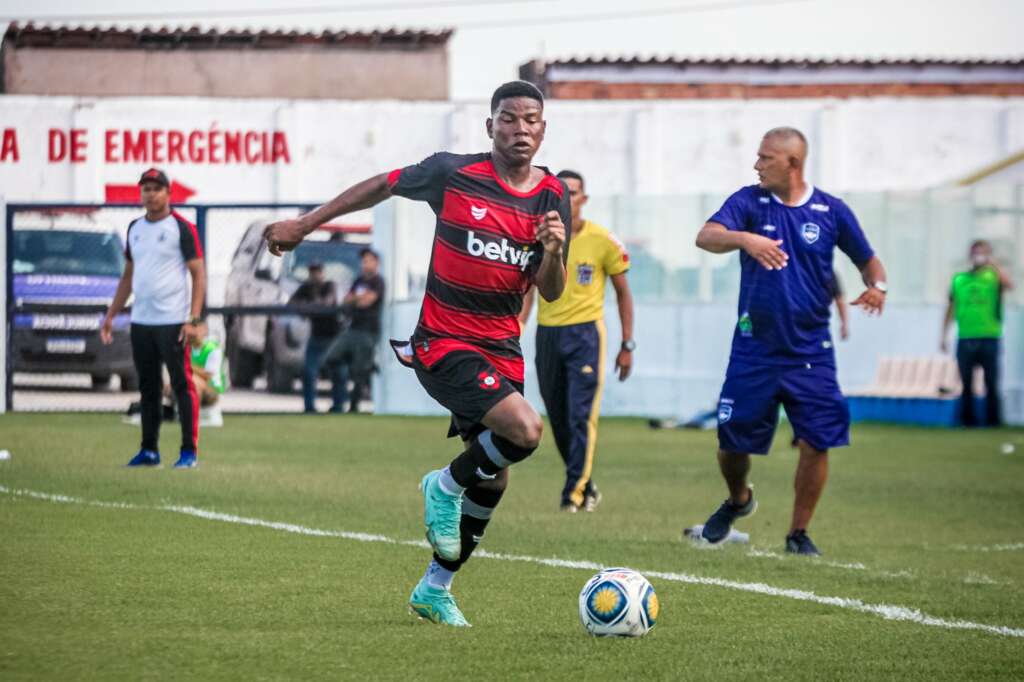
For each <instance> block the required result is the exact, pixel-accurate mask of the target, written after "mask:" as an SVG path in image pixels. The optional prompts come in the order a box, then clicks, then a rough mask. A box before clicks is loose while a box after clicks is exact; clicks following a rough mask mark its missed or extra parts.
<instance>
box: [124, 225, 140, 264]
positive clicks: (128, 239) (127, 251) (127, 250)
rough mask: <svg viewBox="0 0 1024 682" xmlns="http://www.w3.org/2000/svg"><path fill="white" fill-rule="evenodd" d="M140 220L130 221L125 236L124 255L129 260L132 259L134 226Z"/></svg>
mask: <svg viewBox="0 0 1024 682" xmlns="http://www.w3.org/2000/svg"><path fill="white" fill-rule="evenodd" d="M137 222H139V221H138V220H133V221H131V222H130V223H128V232H127V233H126V234H125V236H124V257H125V258H126V259H127V260H132V228H133V227H135V223H137Z"/></svg>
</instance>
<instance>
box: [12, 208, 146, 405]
mask: <svg viewBox="0 0 1024 682" xmlns="http://www.w3.org/2000/svg"><path fill="white" fill-rule="evenodd" d="M13 237H14V240H13V241H14V248H13V249H12V253H13V256H14V258H13V270H14V273H13V274H14V290H13V294H14V302H15V314H14V325H13V327H14V328H13V330H12V334H11V347H12V348H11V349H12V351H13V360H14V371H15V372H36V373H60V374H63V373H87V374H89V375H90V376H91V377H92V383H93V386H95V387H105V386H107V385H108V384H109V382H110V378H111V376H113V375H114V374H117V375H118V376H120V378H121V390H123V391H135V390H138V379H137V378H136V376H135V367H134V365H133V364H132V350H131V340H130V336H129V334H130V332H129V330H130V322H129V316H128V314H127V313H122V314H120V315H118V316H117V317H116V318H115V319H114V342H113V343H112V344H111V345H109V346H104V345H103V344H102V343H101V342H100V335H99V328H100V323H101V322H102V321H103V315H104V313H103V312H100V310H101V309H102V308H105V307H106V306H109V305H110V302H111V300H112V299H113V298H114V292H115V291H116V290H117V283H118V280H119V279H120V278H121V271H122V270H123V269H124V254H123V253H122V251H123V246H122V244H121V239H120V238H119V237H118V236H117V234H116V233H115V232H113V231H108V230H67V229H49V228H38V229H17V230H15V231H14V233H13ZM76 308H80V309H81V311H82V312H76V310H75V309H76Z"/></svg>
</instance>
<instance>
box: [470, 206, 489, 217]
mask: <svg viewBox="0 0 1024 682" xmlns="http://www.w3.org/2000/svg"><path fill="white" fill-rule="evenodd" d="M469 212H470V213H472V214H473V218H474V219H475V220H483V219H484V217H485V216H486V215H487V207H486V206H479V207H478V206H474V205H473V204H470V205H469Z"/></svg>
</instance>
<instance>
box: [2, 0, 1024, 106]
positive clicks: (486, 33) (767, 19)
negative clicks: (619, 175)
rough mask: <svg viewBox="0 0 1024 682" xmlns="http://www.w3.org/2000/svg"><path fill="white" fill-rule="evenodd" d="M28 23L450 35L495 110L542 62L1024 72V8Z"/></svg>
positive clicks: (74, 8) (520, 8) (402, 12)
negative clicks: (798, 61)
mask: <svg viewBox="0 0 1024 682" xmlns="http://www.w3.org/2000/svg"><path fill="white" fill-rule="evenodd" d="M214 5H216V8H217V9H216V10H213V9H211V7H213V6H214ZM214 12H221V13H224V14H221V15H214V14H213V13H214ZM29 18H32V19H35V20H36V21H37V22H46V23H62V24H76V25H81V24H96V23H99V24H102V25H109V24H112V23H113V24H118V25H126V26H127V25H150V26H180V25H185V26H192V25H197V24H198V25H200V26H203V27H216V28H222V29H224V28H248V29H257V30H259V29H271V30H276V29H287V30H291V29H298V30H312V31H322V30H326V29H330V30H341V29H362V30H369V29H387V28H399V29H439V28H453V29H455V34H454V36H453V38H452V40H451V42H450V44H449V57H450V74H451V90H450V92H451V97H452V99H455V100H467V99H475V100H482V99H487V98H489V97H490V94H491V92H492V91H493V89H494V88H495V87H496V85H498V84H500V83H501V82H504V81H506V80H511V79H513V78H516V77H517V76H518V69H519V66H520V65H521V64H523V63H524V62H527V61H529V60H531V59H537V58H541V59H548V60H552V59H564V58H570V57H574V56H575V57H602V56H612V57H621V56H626V57H633V56H642V57H649V56H658V57H669V56H673V57H748V58H750V57H753V58H771V57H816V58H840V57H841V58H883V57H884V58H895V57H916V58H1006V57H1017V58H1024V38H1022V37H1021V36H1022V33H1021V27H1022V26H1024V0H674V1H673V0H628V1H627V2H623V1H622V0H476V1H475V2H473V1H471V0H416V1H413V0H333V1H332V0H297V1H295V2H285V1H284V0H218V1H217V2H216V3H211V2H209V0H176V2H175V3H173V5H171V4H164V5H160V4H151V5H147V4H141V3H139V2H138V1H137V0H27V1H24V0H0V22H2V23H4V25H5V26H6V22H8V21H10V20H12V19H13V20H20V21H24V20H25V19H29Z"/></svg>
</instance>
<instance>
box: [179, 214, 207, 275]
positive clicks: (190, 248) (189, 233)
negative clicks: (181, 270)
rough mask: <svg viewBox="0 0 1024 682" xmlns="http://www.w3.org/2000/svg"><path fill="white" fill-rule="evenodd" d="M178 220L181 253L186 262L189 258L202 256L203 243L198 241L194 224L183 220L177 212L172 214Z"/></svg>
mask: <svg viewBox="0 0 1024 682" xmlns="http://www.w3.org/2000/svg"><path fill="white" fill-rule="evenodd" d="M174 218H175V220H177V221H178V234H179V238H180V240H181V255H182V257H184V259H185V262H186V263H187V262H188V261H190V260H195V259H196V258H202V257H203V245H202V244H200V243H199V232H197V231H196V226H195V225H193V224H192V223H190V222H189V221H187V220H185V219H184V218H182V217H181V216H179V215H178V214H175V215H174Z"/></svg>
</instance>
